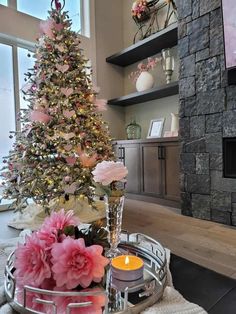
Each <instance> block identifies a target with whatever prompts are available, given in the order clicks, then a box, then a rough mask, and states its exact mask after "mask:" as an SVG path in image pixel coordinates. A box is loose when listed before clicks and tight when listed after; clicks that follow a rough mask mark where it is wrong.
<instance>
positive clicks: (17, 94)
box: [12, 46, 20, 131]
mask: <svg viewBox="0 0 236 314" xmlns="http://www.w3.org/2000/svg"><path fill="white" fill-rule="evenodd" d="M12 52H13V54H12V56H13V73H14V76H13V77H14V96H15V119H16V130H17V131H19V130H20V121H19V120H18V119H17V117H18V114H19V112H20V90H19V71H18V57H17V56H18V53H17V47H16V46H13V47H12Z"/></svg>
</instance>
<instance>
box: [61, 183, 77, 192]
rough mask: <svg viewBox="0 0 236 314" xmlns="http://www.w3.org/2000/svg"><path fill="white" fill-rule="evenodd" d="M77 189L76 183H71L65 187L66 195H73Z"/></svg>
mask: <svg viewBox="0 0 236 314" xmlns="http://www.w3.org/2000/svg"><path fill="white" fill-rule="evenodd" d="M76 189H77V183H76V182H73V183H72V184H71V185H70V186H67V187H65V190H64V191H65V193H66V194H74V193H75V191H76Z"/></svg>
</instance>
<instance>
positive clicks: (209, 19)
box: [176, 0, 236, 226]
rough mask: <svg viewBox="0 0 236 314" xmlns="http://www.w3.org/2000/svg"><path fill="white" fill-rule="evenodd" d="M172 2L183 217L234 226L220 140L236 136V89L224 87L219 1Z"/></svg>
mask: <svg viewBox="0 0 236 314" xmlns="http://www.w3.org/2000/svg"><path fill="white" fill-rule="evenodd" d="M176 2H177V6H178V15H179V26H178V28H179V29H178V36H179V40H178V46H179V57H180V80H179V89H180V108H179V116H180V141H181V155H180V168H181V176H180V181H181V209H182V213H183V214H184V215H189V216H193V217H196V218H201V219H206V220H212V221H216V222H220V223H224V224H228V225H233V226H236V178H228V177H224V171H223V139H225V138H232V137H236V86H233V85H232V86H229V85H228V82H227V72H226V70H225V60H224V39H223V25H222V11H221V0H210V1H206V0H178V1H176ZM235 163H236V160H235Z"/></svg>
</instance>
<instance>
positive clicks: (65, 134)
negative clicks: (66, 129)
mask: <svg viewBox="0 0 236 314" xmlns="http://www.w3.org/2000/svg"><path fill="white" fill-rule="evenodd" d="M60 134H61V137H62V138H64V139H65V140H66V141H68V140H70V139H71V138H73V137H75V133H73V132H70V133H63V132H61V133H60Z"/></svg>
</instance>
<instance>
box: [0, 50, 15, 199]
mask: <svg viewBox="0 0 236 314" xmlns="http://www.w3.org/2000/svg"><path fill="white" fill-rule="evenodd" d="M0 60H1V67H0V168H2V166H3V164H2V157H4V156H7V155H8V152H9V150H10V149H11V146H12V143H13V140H12V139H9V131H12V130H15V104H14V84H13V62H12V47H11V46H7V45H3V44H0ZM0 183H1V178H0ZM0 193H1V191H0Z"/></svg>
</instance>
